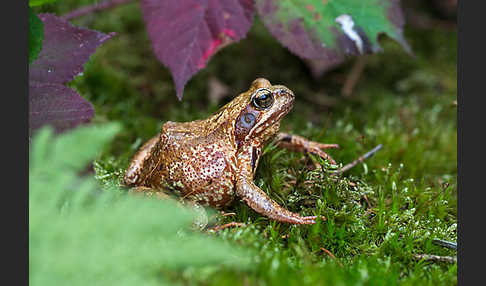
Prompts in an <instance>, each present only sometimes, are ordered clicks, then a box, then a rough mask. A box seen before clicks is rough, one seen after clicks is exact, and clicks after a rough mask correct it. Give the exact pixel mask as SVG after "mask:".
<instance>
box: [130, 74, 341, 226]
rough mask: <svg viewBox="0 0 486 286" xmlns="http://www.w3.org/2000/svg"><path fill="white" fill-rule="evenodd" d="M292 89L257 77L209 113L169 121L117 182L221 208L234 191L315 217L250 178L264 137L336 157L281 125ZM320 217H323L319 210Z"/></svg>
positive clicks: (276, 214)
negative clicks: (278, 199)
mask: <svg viewBox="0 0 486 286" xmlns="http://www.w3.org/2000/svg"><path fill="white" fill-rule="evenodd" d="M294 100H295V95H294V93H293V92H292V91H291V90H290V89H289V88H287V87H286V86H284V85H272V84H271V83H270V81H269V80H267V79H265V78H257V79H255V80H254V81H253V82H252V83H251V85H250V88H249V89H248V90H247V91H245V92H243V93H241V94H239V95H238V96H236V97H235V98H234V99H233V100H231V101H230V102H229V103H227V104H226V105H224V106H223V107H221V108H220V109H219V110H218V111H217V112H215V113H214V114H213V115H211V116H209V117H208V118H207V119H200V120H195V121H191V122H173V121H167V122H165V123H164V124H163V125H162V128H161V132H160V133H158V134H157V135H156V136H154V137H153V138H151V139H150V140H148V141H147V142H146V143H145V144H143V145H142V146H141V147H140V149H139V150H138V151H137V153H136V154H135V155H134V157H133V159H132V160H131V162H130V164H129V166H128V168H127V170H126V172H125V175H124V177H123V183H124V185H126V186H127V187H130V188H132V190H133V191H134V192H142V193H143V192H149V193H154V192H155V193H159V192H158V191H160V190H170V192H173V193H174V194H175V195H176V196H178V197H180V198H181V199H186V200H190V201H192V202H194V203H195V204H197V205H202V206H209V207H213V208H216V209H221V208H223V207H225V206H228V205H229V204H230V203H232V202H233V201H234V200H235V198H239V199H240V200H242V201H243V202H244V203H246V204H247V205H248V206H249V207H250V208H251V209H253V210H254V211H256V212H257V213H260V214H261V215H264V216H266V217H268V218H269V219H271V220H276V221H278V222H283V223H290V224H315V223H316V220H317V218H318V217H317V216H301V215H299V214H298V213H295V212H291V211H289V210H288V209H286V208H284V207H282V206H280V205H279V204H278V203H276V202H275V201H274V200H273V199H271V198H270V197H269V196H268V195H267V194H266V193H265V192H264V191H263V190H262V189H260V188H259V187H258V186H257V185H256V184H255V183H254V181H253V180H254V178H255V171H256V169H257V166H258V163H259V161H260V158H261V155H262V149H263V147H264V145H265V143H267V142H268V141H269V140H270V139H272V138H274V139H275V141H276V142H277V145H278V146H280V147H283V148H287V149H289V150H292V151H300V152H305V153H312V154H316V155H318V156H320V157H322V158H323V159H325V160H328V161H329V162H331V163H333V164H335V163H336V162H335V161H334V159H332V157H331V156H329V155H328V154H327V153H326V152H325V151H323V150H325V149H327V148H338V147H339V146H338V145H337V144H323V143H319V142H315V141H311V140H308V139H306V138H304V137H301V136H298V135H292V134H289V133H283V132H279V129H280V123H281V120H282V119H283V118H284V116H285V115H286V114H287V113H288V112H289V111H290V110H291V108H292V106H293V103H294ZM320 218H321V219H323V220H325V217H323V216H321V217H320Z"/></svg>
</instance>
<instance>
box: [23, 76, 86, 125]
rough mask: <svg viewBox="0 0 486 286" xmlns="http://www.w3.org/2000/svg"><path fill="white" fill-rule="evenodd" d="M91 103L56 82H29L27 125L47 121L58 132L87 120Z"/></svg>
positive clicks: (41, 123) (42, 123)
mask: <svg viewBox="0 0 486 286" xmlns="http://www.w3.org/2000/svg"><path fill="white" fill-rule="evenodd" d="M93 115H94V109H93V105H92V104H91V103H89V102H87V101H86V100H84V99H83V98H82V97H81V96H80V95H79V94H78V93H76V92H75V91H74V90H73V89H71V88H69V87H67V86H64V85H62V84H58V83H36V82H30V83H29V126H30V128H31V129H37V128H39V127H41V126H42V125H44V124H45V123H49V124H51V125H52V126H54V127H55V128H56V131H58V132H60V131H63V130H66V129H69V128H72V127H75V126H76V125H78V124H80V123H85V122H89V120H90V119H91V117H93Z"/></svg>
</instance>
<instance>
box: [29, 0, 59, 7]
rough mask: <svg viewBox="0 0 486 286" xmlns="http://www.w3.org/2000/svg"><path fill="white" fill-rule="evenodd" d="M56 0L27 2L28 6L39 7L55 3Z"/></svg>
mask: <svg viewBox="0 0 486 286" xmlns="http://www.w3.org/2000/svg"><path fill="white" fill-rule="evenodd" d="M56 1H57V0H29V6H30V7H33V6H40V5H44V4H48V3H53V2H56Z"/></svg>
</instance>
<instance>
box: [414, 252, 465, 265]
mask: <svg viewBox="0 0 486 286" xmlns="http://www.w3.org/2000/svg"><path fill="white" fill-rule="evenodd" d="M413 257H414V258H415V259H416V260H429V261H439V262H448V263H456V262H457V257H452V256H439V255H432V254H414V256H413Z"/></svg>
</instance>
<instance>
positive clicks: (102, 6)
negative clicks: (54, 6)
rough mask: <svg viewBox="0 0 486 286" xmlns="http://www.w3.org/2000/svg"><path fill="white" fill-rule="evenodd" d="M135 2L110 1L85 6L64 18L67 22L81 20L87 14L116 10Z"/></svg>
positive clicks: (127, 0) (128, 0)
mask: <svg viewBox="0 0 486 286" xmlns="http://www.w3.org/2000/svg"><path fill="white" fill-rule="evenodd" d="M132 1H133V0H108V1H105V2H102V3H96V4H93V5H90V6H85V7H82V8H79V9H76V10H73V11H71V12H69V13H67V14H66V15H64V16H62V18H63V19H65V20H72V19H74V18H79V17H81V16H84V15H86V14H91V13H94V12H98V11H102V10H106V9H110V8H114V7H116V6H118V5H121V4H127V3H129V2H132Z"/></svg>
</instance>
